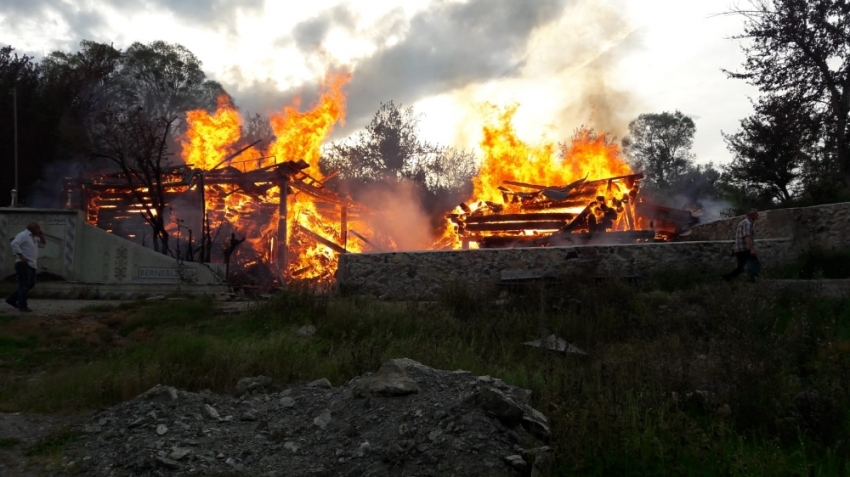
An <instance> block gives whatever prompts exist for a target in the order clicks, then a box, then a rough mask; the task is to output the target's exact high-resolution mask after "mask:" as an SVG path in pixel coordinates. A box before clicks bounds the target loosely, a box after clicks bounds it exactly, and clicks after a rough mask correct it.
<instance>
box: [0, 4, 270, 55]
mask: <svg viewBox="0 0 850 477" xmlns="http://www.w3.org/2000/svg"><path fill="white" fill-rule="evenodd" d="M102 5H110V6H112V7H114V8H115V9H116V10H118V11H120V12H125V13H127V14H130V13H133V12H137V11H142V10H155V11H160V12H171V13H172V14H174V15H175V16H176V17H178V18H179V19H181V20H183V21H185V22H186V23H189V24H197V25H202V26H207V27H210V28H213V29H216V28H225V29H227V30H230V31H231V32H232V31H233V30H234V28H235V19H236V12H237V11H238V10H240V9H241V10H260V9H262V7H263V0H213V1H208V0H102V2H99V3H86V2H76V4H75V5H71V4H69V3H67V2H62V1H57V0H0V12H2V13H3V15H4V16H5V17H6V20H5V22H2V28H4V29H7V30H9V31H15V30H16V25H17V24H18V23H19V21H20V20H24V21H27V22H42V21H46V20H47V13H48V12H55V13H58V14H59V15H60V16H61V17H62V18H63V19H64V20H65V21H66V22H67V23H68V27H69V29H70V36H71V38H73V40H71V42H70V43H71V45H62V44H57V45H56V47H65V48H67V47H68V46H75V45H76V44H78V43H79V42H80V40H97V39H98V38H97V34H96V30H97V29H98V28H99V27H101V26H104V25H105V19H104V17H103V15H102V14H101V12H100V7H101V6H102ZM77 9H79V11H78V10H77Z"/></svg>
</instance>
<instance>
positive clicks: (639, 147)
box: [622, 111, 696, 193]
mask: <svg viewBox="0 0 850 477" xmlns="http://www.w3.org/2000/svg"><path fill="white" fill-rule="evenodd" d="M695 132H696V125H695V124H694V121H693V120H692V119H691V118H690V117H688V116H685V115H684V114H682V113H681V112H680V111H676V112H675V113H669V112H663V113H661V114H641V115H640V116H638V118H637V119H635V120H634V121H632V122H631V123H629V134H628V135H627V136H626V137H625V138H623V141H622V145H623V150H624V151H625V153H626V157H627V158H628V161H629V164H630V165H631V166H632V168H633V169H636V170H639V171H643V172H644V173H645V174H646V177H645V178H644V181H643V184H644V185H645V187H647V188H649V189H650V190H653V191H655V192H658V193H668V192H671V191H672V189H671V187H672V186H673V184H674V183H675V182H676V181H677V180H678V179H679V177H680V176H682V175H683V174H685V173H686V172H687V171H688V170H689V169H690V168H691V167H692V165H693V157H694V156H693V154H692V153H691V146H692V145H693V141H694V133H695Z"/></svg>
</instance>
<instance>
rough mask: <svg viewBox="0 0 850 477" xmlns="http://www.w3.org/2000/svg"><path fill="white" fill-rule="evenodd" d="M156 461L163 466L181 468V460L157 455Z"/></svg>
mask: <svg viewBox="0 0 850 477" xmlns="http://www.w3.org/2000/svg"><path fill="white" fill-rule="evenodd" d="M156 463H157V464H159V465H160V466H162V467H167V468H169V469H179V468H180V463H179V462H177V461H176V460H171V459H169V458H167V457H157V458H156Z"/></svg>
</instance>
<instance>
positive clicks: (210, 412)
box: [204, 404, 221, 419]
mask: <svg viewBox="0 0 850 477" xmlns="http://www.w3.org/2000/svg"><path fill="white" fill-rule="evenodd" d="M204 413H206V415H207V417H209V418H210V419H220V418H221V414H219V413H218V411H216V409H215V408H214V407H212V406H210V405H209V404H204Z"/></svg>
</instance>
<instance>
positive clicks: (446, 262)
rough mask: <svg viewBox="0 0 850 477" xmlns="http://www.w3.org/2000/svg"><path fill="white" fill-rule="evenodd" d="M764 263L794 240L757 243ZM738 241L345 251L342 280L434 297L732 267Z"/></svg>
mask: <svg viewBox="0 0 850 477" xmlns="http://www.w3.org/2000/svg"><path fill="white" fill-rule="evenodd" d="M757 244H758V248H759V251H760V253H761V256H762V263H763V265H764V266H765V267H769V266H770V265H772V264H779V263H783V262H785V261H787V260H789V259H791V258H792V252H791V247H790V246H791V241H790V240H788V239H776V240H758V241H757ZM731 250H732V242H731V241H728V240H727V241H714V242H673V243H643V244H629V245H588V246H578V247H546V248H513V249H481V250H452V251H439V252H396V253H363V254H345V255H342V256H340V260H339V271H338V272H337V283H338V284H339V285H340V286H341V287H344V288H346V289H348V290H351V291H353V292H355V293H362V294H372V295H376V296H381V297H386V298H400V299H402V298H404V299H406V298H434V297H436V296H437V295H438V294H439V292H440V290H441V289H442V288H443V287H445V286H446V285H448V284H450V283H452V282H454V281H460V282H463V283H466V284H469V285H470V286H473V287H494V286H496V284H498V283H499V282H500V281H501V280H502V278H503V276H505V277H510V276H515V277H520V276H522V275H523V274H525V273H528V272H532V273H535V274H538V275H541V274H542V275H552V276H569V275H577V276H580V277H585V278H590V279H592V278H593V277H594V276H596V277H636V276H637V277H640V276H647V275H650V274H653V273H657V272H664V271H668V270H671V269H682V268H689V269H694V270H701V271H709V270H710V271H714V270H717V269H720V268H728V269H730V270H731V269H732V268H733V267H734V259H732V257H731V256H730V254H731Z"/></svg>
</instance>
